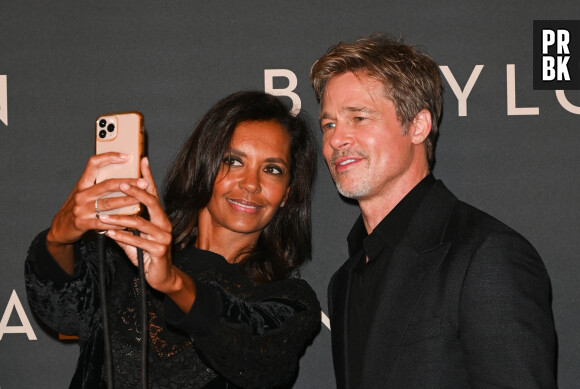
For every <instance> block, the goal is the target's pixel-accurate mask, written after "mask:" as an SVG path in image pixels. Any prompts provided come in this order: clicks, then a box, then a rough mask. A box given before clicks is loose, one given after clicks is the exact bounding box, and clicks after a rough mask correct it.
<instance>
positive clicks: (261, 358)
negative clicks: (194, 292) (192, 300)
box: [190, 279, 320, 388]
mask: <svg viewBox="0 0 580 389" xmlns="http://www.w3.org/2000/svg"><path fill="white" fill-rule="evenodd" d="M207 284H208V285H209V286H210V287H211V288H212V289H214V290H215V291H217V293H218V294H219V295H220V297H221V301H222V309H221V315H220V317H219V320H217V321H216V324H217V325H216V327H215V328H213V331H212V334H199V333H197V334H196V333H191V332H190V334H191V336H192V340H193V342H194V344H195V347H196V350H197V351H198V353H199V354H200V356H201V357H202V358H203V359H204V360H205V361H206V362H207V363H208V364H209V365H210V366H211V367H212V369H214V370H216V371H217V372H218V373H219V374H220V375H222V376H223V377H225V378H226V379H227V380H229V381H231V382H232V383H234V384H235V385H238V386H241V387H247V388H260V387H264V388H271V387H275V386H277V385H280V384H283V383H286V382H288V381H290V380H291V379H292V378H293V377H294V375H295V374H296V372H297V369H298V359H299V357H300V355H301V353H302V352H303V350H304V348H305V347H306V346H307V344H308V343H309V342H310V341H311V340H312V338H313V336H314V334H315V333H316V332H317V330H318V329H319V327H320V304H319V302H318V299H317V298H316V294H315V293H314V291H313V290H312V288H311V287H310V286H309V285H308V283H306V282H305V281H303V280H299V279H288V280H283V281H277V282H271V283H267V284H264V285H260V286H258V287H256V288H257V289H258V293H256V294H254V295H252V296H251V297H248V299H244V298H240V297H237V296H234V295H233V294H231V293H230V292H228V291H226V290H225V289H224V288H222V287H221V286H220V285H219V284H218V283H216V282H208V283H207ZM194 305H195V304H194Z"/></svg>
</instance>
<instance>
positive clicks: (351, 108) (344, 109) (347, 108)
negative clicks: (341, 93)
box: [319, 106, 377, 121]
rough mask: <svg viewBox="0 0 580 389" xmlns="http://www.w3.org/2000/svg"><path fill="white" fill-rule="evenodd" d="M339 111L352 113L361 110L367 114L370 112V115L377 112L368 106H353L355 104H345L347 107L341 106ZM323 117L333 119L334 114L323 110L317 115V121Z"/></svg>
mask: <svg viewBox="0 0 580 389" xmlns="http://www.w3.org/2000/svg"><path fill="white" fill-rule="evenodd" d="M340 112H342V113H345V112H354V113H357V112H363V113H367V114H371V115H372V114H375V113H377V111H376V110H374V109H371V108H369V107H355V106H347V107H344V108H341V109H340ZM324 119H334V116H333V115H331V114H329V113H326V112H323V113H322V114H321V115H320V117H319V121H321V120H324Z"/></svg>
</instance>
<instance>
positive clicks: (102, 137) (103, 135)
mask: <svg viewBox="0 0 580 389" xmlns="http://www.w3.org/2000/svg"><path fill="white" fill-rule="evenodd" d="M106 137H107V131H105V130H100V131H99V138H101V139H105V138H106Z"/></svg>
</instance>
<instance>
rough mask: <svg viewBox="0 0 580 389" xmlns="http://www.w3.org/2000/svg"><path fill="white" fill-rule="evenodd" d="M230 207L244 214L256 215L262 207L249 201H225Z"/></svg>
mask: <svg viewBox="0 0 580 389" xmlns="http://www.w3.org/2000/svg"><path fill="white" fill-rule="evenodd" d="M227 200H228V202H229V203H230V204H231V206H232V207H233V208H235V209H237V210H239V211H241V212H245V213H256V212H258V211H259V210H260V209H262V206H261V205H259V204H256V203H253V202H251V201H247V200H242V199H229V198H228V199H227Z"/></svg>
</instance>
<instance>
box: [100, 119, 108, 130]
mask: <svg viewBox="0 0 580 389" xmlns="http://www.w3.org/2000/svg"><path fill="white" fill-rule="evenodd" d="M106 125H107V121H106V120H105V119H101V120H99V127H101V128H103V127H105V126H106Z"/></svg>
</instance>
